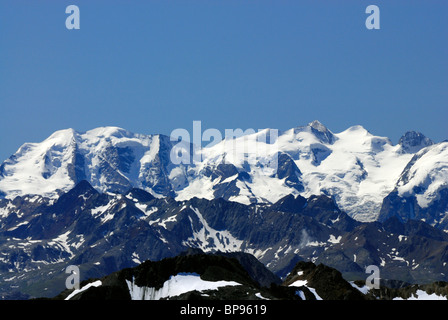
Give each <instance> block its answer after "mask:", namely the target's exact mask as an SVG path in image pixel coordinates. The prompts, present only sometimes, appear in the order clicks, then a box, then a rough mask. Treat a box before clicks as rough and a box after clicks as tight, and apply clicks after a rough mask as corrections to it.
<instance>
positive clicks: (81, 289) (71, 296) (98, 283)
mask: <svg viewBox="0 0 448 320" xmlns="http://www.w3.org/2000/svg"><path fill="white" fill-rule="evenodd" d="M101 285H102V282H101V280H97V281H95V282H90V283H88V284H86V285H85V286H84V287H82V288H80V289H76V290H73V292H72V293H70V294H69V295H68V296H67V297H66V298H65V300H70V299H71V298H73V297H74V296H76V295H77V294H78V293H80V292H83V291H85V290H87V289H89V288H90V287H99V286H101Z"/></svg>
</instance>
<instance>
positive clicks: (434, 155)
mask: <svg viewBox="0 0 448 320" xmlns="http://www.w3.org/2000/svg"><path fill="white" fill-rule="evenodd" d="M261 134H263V132H262V133H261ZM259 135H260V132H258V133H254V134H249V135H246V136H244V137H239V138H234V139H233V141H232V143H231V144H230V143H229V140H228V139H226V140H223V141H221V142H219V143H217V144H215V145H213V146H211V147H205V148H202V149H198V148H193V146H192V145H190V144H189V143H188V142H184V141H182V142H179V141H177V140H175V141H172V139H170V137H168V136H164V135H143V134H134V133H131V132H129V131H126V130H124V129H121V128H117V127H101V128H96V129H93V130H90V131H87V132H83V133H81V132H77V131H75V130H73V129H67V130H61V131H57V132H55V133H54V134H52V135H51V136H50V137H48V138H47V139H46V140H44V141H42V142H40V143H25V144H24V145H22V146H21V147H20V148H19V150H18V151H17V152H16V153H15V154H14V155H12V156H11V157H10V158H9V159H7V160H6V161H4V163H3V164H2V165H1V166H0V197H2V198H9V199H13V198H14V197H16V196H24V195H41V196H46V197H50V198H56V197H57V196H58V195H60V194H61V193H62V192H66V191H68V190H70V189H71V188H73V187H74V186H75V185H76V183H78V182H80V181H82V180H87V181H89V182H90V184H91V185H92V186H93V187H94V188H96V189H97V190H98V191H100V192H125V191H127V190H129V189H130V188H133V187H135V188H141V189H144V190H146V191H148V192H150V193H151V194H152V195H154V196H156V197H164V196H171V197H173V198H175V199H176V200H188V199H191V198H192V197H200V198H205V199H213V198H224V199H226V200H231V201H236V202H240V203H243V204H249V203H274V202H276V201H277V200H279V199H281V198H282V197H284V196H286V195H288V194H293V195H299V194H300V195H301V196H304V197H310V196H311V195H320V194H324V195H327V196H331V197H332V198H333V199H334V200H335V202H336V203H337V205H338V206H339V208H340V209H342V210H343V211H345V212H347V213H348V214H349V215H350V216H351V217H353V218H355V219H357V220H359V221H374V220H377V219H378V218H381V216H380V213H381V215H382V216H390V214H389V213H387V212H386V213H385V212H384V211H385V210H386V209H387V208H386V209H385V208H383V209H382V206H383V200H384V199H385V198H386V197H387V196H389V195H390V194H391V193H394V192H395V193H394V194H396V195H397V196H398V197H399V198H400V199H408V198H413V197H415V199H416V204H417V205H418V206H419V207H420V208H421V209H425V208H429V207H431V206H432V205H433V204H434V203H435V202H436V201H439V202H440V199H441V195H442V194H443V192H444V191H443V190H446V189H448V142H441V143H437V144H434V143H433V142H432V141H431V140H430V139H428V138H426V137H425V136H423V135H422V134H421V133H417V132H408V133H406V134H405V135H404V136H403V137H402V138H401V139H400V140H399V143H398V144H393V143H392V142H391V141H390V140H389V139H388V138H386V137H380V136H375V135H373V134H371V133H369V132H368V131H367V130H366V129H364V128H363V127H362V126H353V127H350V128H348V129H347V130H345V131H343V132H340V133H333V132H331V131H330V130H329V129H328V128H326V127H325V126H324V125H323V124H321V123H320V122H318V121H313V122H311V123H309V124H308V125H306V126H301V127H297V128H292V129H290V130H286V131H282V132H279V133H278V136H277V138H276V140H275V141H271V142H270V143H271V145H272V146H275V149H274V150H276V151H277V152H278V153H276V154H275V156H277V159H278V166H276V167H275V168H271V170H266V168H267V166H266V163H270V161H271V160H272V159H257V161H255V162H254V161H247V154H243V155H242V156H241V157H229V156H228V155H229V154H232V152H233V150H234V149H238V148H239V147H240V146H241V145H242V144H243V143H249V144H257V143H259V139H258V137H259ZM179 144H183V147H184V148H185V149H187V150H191V151H192V153H191V156H194V152H200V153H201V154H200V156H201V159H202V161H201V162H191V163H187V164H185V163H180V164H175V163H173V161H171V158H170V156H171V152H172V150H173V147H175V146H179ZM229 146H230V147H229ZM229 148H234V149H232V150H230V149H229ZM242 148H243V147H242V146H241V149H242ZM273 156H274V155H273V154H269V155H268V157H273ZM245 157H246V158H245ZM224 160H225V161H224ZM268 169H269V168H268ZM442 202H443V201H442ZM443 205H446V202H444V203H442V207H441V205H440V203H438V204H437V206H438V208H437V210H436V211H437V212H436V215H437V218H435V220H434V221H433V223H434V224H439V223H442V222H443V221H442V220H443V219H444V218H445V217H446V216H448V208H446V207H445V208H443ZM403 210H404V211H406V214H402V215H401V218H403V219H404V220H406V217H408V218H409V217H413V216H414V215H415V214H414V211H415V208H412V210H413V211H412V212H411V209H403ZM386 211H387V210H386ZM408 211H409V212H408Z"/></svg>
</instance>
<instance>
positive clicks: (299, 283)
mask: <svg viewBox="0 0 448 320" xmlns="http://www.w3.org/2000/svg"><path fill="white" fill-rule="evenodd" d="M289 286H290V287H302V286H304V287H307V288H308V289H309V290H310V291H311V292H312V293H313V294H314V296H315V297H316V300H322V298H321V297H320V296H319V295H318V294H317V292H316V289H314V288H311V287H309V286H308V280H296V281H294V282H293V283H291V284H290V285H289ZM302 294H303V293H302ZM299 295H300V293H299ZM303 296H304V297H305V295H303Z"/></svg>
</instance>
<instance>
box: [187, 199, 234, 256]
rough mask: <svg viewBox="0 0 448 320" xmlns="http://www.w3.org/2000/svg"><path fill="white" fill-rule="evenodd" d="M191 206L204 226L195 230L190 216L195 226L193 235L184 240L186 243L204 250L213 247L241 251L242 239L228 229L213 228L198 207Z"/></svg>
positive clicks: (228, 250)
mask: <svg viewBox="0 0 448 320" xmlns="http://www.w3.org/2000/svg"><path fill="white" fill-rule="evenodd" d="M190 208H191V210H193V212H194V213H195V214H196V215H197V217H198V219H199V221H200V222H201V225H202V227H201V229H199V230H195V229H194V227H193V222H192V220H191V218H190V222H191V226H192V228H193V237H191V238H188V239H187V240H186V241H184V242H183V244H184V245H188V244H194V245H195V247H197V248H200V249H201V250H203V251H204V252H209V251H210V250H211V249H213V250H218V251H222V252H232V251H239V250H240V249H241V246H242V244H243V241H242V240H238V239H236V238H235V237H234V236H233V235H232V234H231V233H230V232H229V231H227V230H220V231H218V230H215V229H213V228H212V227H210V226H209V224H208V223H207V221H206V220H205V219H204V217H203V216H202V214H201V212H200V211H199V210H198V209H197V208H194V207H190ZM211 243H213V246H211Z"/></svg>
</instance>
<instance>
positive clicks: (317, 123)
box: [308, 120, 328, 132]
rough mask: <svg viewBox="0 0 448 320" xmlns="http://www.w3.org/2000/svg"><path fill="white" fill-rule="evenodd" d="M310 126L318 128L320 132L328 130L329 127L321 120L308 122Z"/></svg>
mask: <svg viewBox="0 0 448 320" xmlns="http://www.w3.org/2000/svg"><path fill="white" fill-rule="evenodd" d="M308 126H310V127H311V128H313V129H316V130H317V131H320V132H325V131H328V129H327V127H326V126H324V125H323V124H322V122H320V121H319V120H313V121H311V122H310V123H308Z"/></svg>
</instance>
